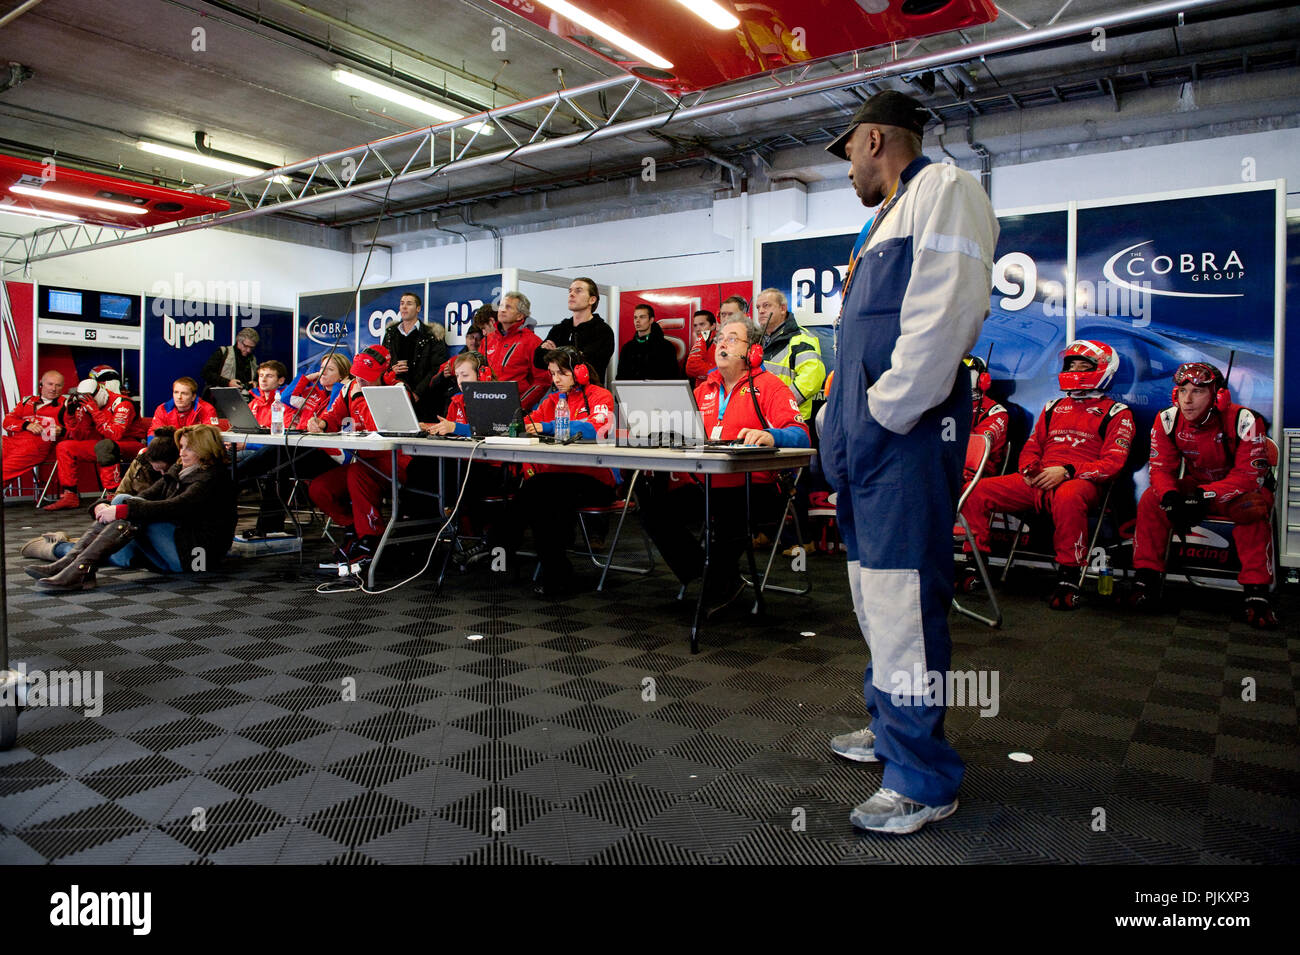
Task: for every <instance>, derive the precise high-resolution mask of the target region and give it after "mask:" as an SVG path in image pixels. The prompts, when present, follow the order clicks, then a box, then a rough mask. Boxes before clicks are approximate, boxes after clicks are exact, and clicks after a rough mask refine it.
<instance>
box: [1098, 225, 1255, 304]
mask: <svg viewBox="0 0 1300 955" xmlns="http://www.w3.org/2000/svg"><path fill="white" fill-rule="evenodd" d="M1154 242H1155V240H1154V239H1147V240H1146V241H1145V242H1137V243H1135V244H1133V245H1130V246H1129V247H1128V248H1126V249H1120V251H1118V252H1116V253H1115V254H1114V255H1112V256H1111V257H1110V258H1109V259H1107V260H1106V265H1105V266H1104V267H1103V268H1102V270H1101V271H1102V274H1103V275H1105V276H1106V279H1107V280H1108V281H1110V282H1113V283H1114V284H1115V285H1119V286H1122V287H1124V288H1127V289H1133V290H1134V291H1138V292H1149V293H1151V294H1152V295H1168V296H1170V297H1171V298H1241V297H1242V296H1243V295H1244V294H1245V293H1244V292H1179V291H1175V290H1173V289H1159V288H1152V287H1151V284H1152V281H1151V279H1152V276H1156V277H1159V276H1164V275H1170V274H1171V273H1172V274H1176V275H1177V276H1178V277H1179V278H1180V279H1184V280H1186V281H1190V282H1222V281H1227V280H1236V279H1240V278H1244V277H1245V275H1246V267H1245V265H1244V264H1243V263H1242V261H1241V256H1240V255H1238V254H1237V250H1236V249H1232V250H1230V251H1229V252H1228V255H1227V258H1225V259H1223V260H1222V261H1220V259H1219V257H1218V255H1217V254H1216V253H1214V252H1200V253H1197V252H1179V253H1178V254H1176V255H1157V256H1154V257H1152V256H1148V255H1147V254H1146V253H1145V252H1140V251H1138V250H1140V249H1141V248H1142V247H1143V246H1146V245H1151V244H1152V243H1154ZM1121 260H1124V261H1121ZM1139 283H1140V284H1139Z"/></svg>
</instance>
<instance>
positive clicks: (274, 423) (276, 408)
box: [271, 391, 284, 434]
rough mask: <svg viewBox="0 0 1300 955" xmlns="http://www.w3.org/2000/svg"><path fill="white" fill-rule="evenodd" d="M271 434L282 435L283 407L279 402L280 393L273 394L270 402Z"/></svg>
mask: <svg viewBox="0 0 1300 955" xmlns="http://www.w3.org/2000/svg"><path fill="white" fill-rule="evenodd" d="M271 433H272V434H284V405H283V404H281V402H280V392H278V391H277V392H276V393H275V400H274V401H272V402H271Z"/></svg>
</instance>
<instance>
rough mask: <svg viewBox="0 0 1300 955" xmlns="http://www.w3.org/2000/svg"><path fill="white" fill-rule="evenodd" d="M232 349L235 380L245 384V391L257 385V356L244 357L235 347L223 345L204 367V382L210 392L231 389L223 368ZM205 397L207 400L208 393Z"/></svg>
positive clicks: (205, 393)
mask: <svg viewBox="0 0 1300 955" xmlns="http://www.w3.org/2000/svg"><path fill="white" fill-rule="evenodd" d="M230 349H234V351H235V380H236V381H242V382H243V383H244V388H243V390H244V391H248V389H249V388H252V387H255V386H256V385H257V365H258V361H257V355H256V354H252V355H249V356H248V357H244V356H243V355H241V354H240V353H239V349H238V348H235V346H234V345H222V346H221V347H220V348H218V349H217V350H216V351H214V352H213V353H212V356H211V357H210V358H209V359H208V362H207V364H206V365H204V366H203V381H204V383H205V384H207V386H208V389H209V390H211V389H212V388H228V387H229V383H228V379H227V378H225V377H224V376H223V375H222V374H221V366H222V365H224V364H225V363H226V352H227V351H229V350H230ZM203 397H204V399H205V400H206V399H207V397H208V392H207V391H205V392H204V393H203Z"/></svg>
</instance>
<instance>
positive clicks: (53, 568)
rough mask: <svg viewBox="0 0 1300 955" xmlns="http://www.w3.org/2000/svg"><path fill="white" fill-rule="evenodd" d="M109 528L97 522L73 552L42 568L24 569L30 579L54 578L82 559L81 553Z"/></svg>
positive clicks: (73, 546) (91, 526) (83, 535)
mask: <svg viewBox="0 0 1300 955" xmlns="http://www.w3.org/2000/svg"><path fill="white" fill-rule="evenodd" d="M107 526H108V525H107V524H101V523H99V521H96V522H95V523H93V524H91V525H90V527H89V528H88V529H87V530H86V532H85V533H84V534H82V535H81V538H80V539H79V540H77V541H76V543H74V544H73V545H72V550H70V551H68V552H67V553H66V554H64V555H63V556H62V557H56V558H54V559H53V560H54V562H53V563H51V564H45V565H44V566H40V567H24V568H23V569H24V570H25V571H27V576H28V577H33V578H35V579H36V580H44V579H45V578H46V577H53V576H54V575H55V574H57V573H58V572H59V571H61V570H63V568H65V567H67V566H68V565H69V564H71V563H72V562H73V561H75V560H76V559H77V558H78V557H80V556H81V552H82V551H84V550H85V549H86V548H87V547H89V546H90V542H91V541H93V540H94V539H95V538H96V537H98V536H99V535H100V533H101V532H102V531H103V530H104V528H105V527H107Z"/></svg>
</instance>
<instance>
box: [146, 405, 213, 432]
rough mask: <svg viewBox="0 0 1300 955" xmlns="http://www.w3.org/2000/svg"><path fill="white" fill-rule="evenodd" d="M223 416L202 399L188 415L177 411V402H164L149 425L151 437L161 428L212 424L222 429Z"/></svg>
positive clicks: (192, 407)
mask: <svg viewBox="0 0 1300 955" xmlns="http://www.w3.org/2000/svg"><path fill="white" fill-rule="evenodd" d="M220 421H221V416H220V415H218V414H217V409H216V408H214V407H212V405H210V404H208V403H207V402H206V401H204V400H203V399H202V398H197V399H195V401H194V404H193V405H192V406H191V407H190V410H189V412H188V413H187V414H184V415H182V414H180V413H179V412H177V410H176V402H175V400H172V401H164V402H163V403H162V404H160V405H159V406H158V407H157V408H155V409H154V413H153V421H151V422H150V423H149V437H151V438H152V437H153V433H154V432H155V431H157V430H158V429H159V428H188V427H189V426H190V425H192V424H211V425H217V426H218V427H220Z"/></svg>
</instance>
